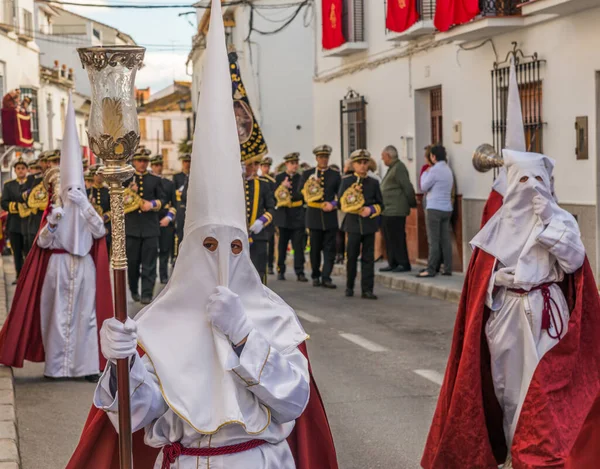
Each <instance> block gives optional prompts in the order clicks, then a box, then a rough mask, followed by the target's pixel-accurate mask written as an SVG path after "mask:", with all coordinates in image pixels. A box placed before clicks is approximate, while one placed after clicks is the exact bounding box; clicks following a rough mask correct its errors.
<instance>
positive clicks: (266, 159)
mask: <svg viewBox="0 0 600 469" xmlns="http://www.w3.org/2000/svg"><path fill="white" fill-rule="evenodd" d="M260 164H268V165H269V166H271V165H272V164H273V158H271V157H270V156H265V157H264V158H263V159H262V160H261V161H260Z"/></svg>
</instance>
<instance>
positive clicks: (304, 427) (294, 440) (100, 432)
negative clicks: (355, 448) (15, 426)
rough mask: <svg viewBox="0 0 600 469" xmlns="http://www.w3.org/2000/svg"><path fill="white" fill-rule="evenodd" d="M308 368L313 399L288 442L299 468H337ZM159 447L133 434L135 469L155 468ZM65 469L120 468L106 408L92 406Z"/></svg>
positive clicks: (319, 400) (113, 434)
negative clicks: (104, 410) (147, 443)
mask: <svg viewBox="0 0 600 469" xmlns="http://www.w3.org/2000/svg"><path fill="white" fill-rule="evenodd" d="M299 349H300V351H301V352H302V353H303V354H304V355H305V356H306V357H307V358H308V352H307V350H306V344H301V345H300V346H299ZM309 371H310V400H309V401H308V405H307V407H306V410H305V411H304V413H303V414H302V415H301V416H300V417H299V418H298V419H297V420H296V426H295V428H294V431H293V432H292V434H291V435H290V436H289V438H288V443H289V445H290V448H291V450H292V453H293V455H294V459H295V461H296V468H297V469H337V468H338V464H337V458H336V455H335V447H334V444H333V437H332V436H331V430H330V428H329V422H328V420H327V415H326V414H325V407H324V406H323V401H322V400H321V395H320V394H319V389H318V388H317V385H316V383H315V380H314V378H313V376H312V370H311V369H310V362H309ZM159 451H160V450H159V449H157V448H151V447H149V446H146V445H145V444H144V431H143V430H140V431H138V432H136V433H135V434H134V435H133V462H134V464H133V465H134V467H135V469H152V468H153V467H154V463H155V461H156V458H157V457H158V453H159ZM66 469H119V444H118V437H117V432H116V431H115V429H114V427H113V425H112V423H111V422H110V420H108V417H107V416H106V413H105V412H103V411H101V410H99V409H97V408H95V407H92V409H91V410H90V413H89V415H88V418H87V421H86V422H85V426H84V427H83V432H82V434H81V439H80V440H79V444H78V445H77V448H76V449H75V452H74V453H73V456H72V457H71V460H70V461H69V463H68V464H67V467H66Z"/></svg>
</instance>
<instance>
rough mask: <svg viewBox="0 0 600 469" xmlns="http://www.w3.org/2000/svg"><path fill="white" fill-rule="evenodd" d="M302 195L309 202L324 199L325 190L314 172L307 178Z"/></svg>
mask: <svg viewBox="0 0 600 469" xmlns="http://www.w3.org/2000/svg"><path fill="white" fill-rule="evenodd" d="M302 195H303V196H304V200H305V201H306V202H307V203H312V202H318V201H319V200H322V199H323V196H324V195H325V191H324V189H323V186H322V185H321V183H320V181H319V178H317V177H316V176H315V175H314V174H313V175H312V176H311V177H309V178H308V179H307V180H306V183H305V184H304V187H303V188H302Z"/></svg>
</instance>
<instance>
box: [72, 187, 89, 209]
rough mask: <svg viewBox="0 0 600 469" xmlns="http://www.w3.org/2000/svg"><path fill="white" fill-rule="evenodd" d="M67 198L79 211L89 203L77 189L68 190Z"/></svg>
mask: <svg viewBox="0 0 600 469" xmlns="http://www.w3.org/2000/svg"><path fill="white" fill-rule="evenodd" d="M67 198H68V199H69V200H70V201H71V202H73V203H74V204H75V205H77V206H79V208H81V209H83V208H85V207H86V206H87V205H88V204H89V203H90V202H89V200H88V199H87V197H86V196H85V194H84V193H83V192H81V191H80V190H77V189H72V190H70V191H69V192H68V193H67Z"/></svg>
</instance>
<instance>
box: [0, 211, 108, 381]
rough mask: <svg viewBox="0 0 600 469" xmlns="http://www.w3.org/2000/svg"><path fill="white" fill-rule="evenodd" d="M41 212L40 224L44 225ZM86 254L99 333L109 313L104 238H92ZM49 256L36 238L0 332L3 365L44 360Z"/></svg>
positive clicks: (19, 364) (0, 361)
mask: <svg viewBox="0 0 600 469" xmlns="http://www.w3.org/2000/svg"><path fill="white" fill-rule="evenodd" d="M45 215H46V214H44V218H43V221H42V226H44V224H45ZM90 255H91V256H92V259H93V261H94V264H95V265H96V320H97V322H98V333H100V328H101V326H102V323H103V322H104V321H105V320H106V319H108V318H110V317H112V315H113V303H112V290H111V286H110V271H109V267H108V253H107V251H106V240H105V239H104V238H100V239H96V240H94V244H93V245H92V250H91V251H90ZM51 256H52V253H51V251H50V250H48V249H42V248H40V247H39V246H38V245H37V237H36V239H35V241H34V243H33V246H32V247H31V250H30V251H29V254H28V255H27V259H25V264H24V265H23V269H22V270H21V275H19V280H18V283H17V289H16V291H15V297H14V298H13V302H12V306H11V308H10V313H9V315H8V318H7V319H6V322H5V323H4V327H2V331H0V363H2V364H3V365H6V366H13V367H17V368H22V367H23V361H24V360H28V361H31V362H43V361H45V352H44V344H43V342H42V327H41V316H40V298H41V295H42V287H43V285H44V279H45V278H46V269H47V267H48V262H49V261H50V257H51ZM98 344H100V338H99V337H98ZM99 358H100V370H103V369H104V367H105V366H106V359H105V358H104V356H103V355H102V353H99Z"/></svg>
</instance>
